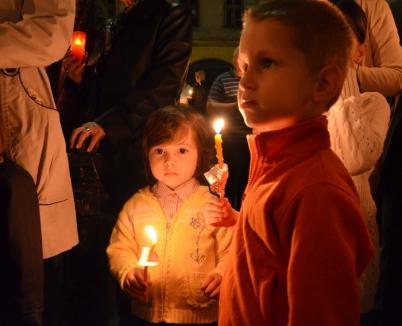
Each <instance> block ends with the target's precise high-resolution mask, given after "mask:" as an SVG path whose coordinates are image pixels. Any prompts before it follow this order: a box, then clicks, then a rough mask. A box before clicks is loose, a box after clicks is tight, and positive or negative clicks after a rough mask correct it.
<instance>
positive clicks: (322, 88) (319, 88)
mask: <svg viewBox="0 0 402 326" xmlns="http://www.w3.org/2000/svg"><path fill="white" fill-rule="evenodd" d="M344 79H345V75H344V73H343V72H342V71H341V70H340V69H339V67H337V66H335V65H328V66H325V67H324V68H323V69H321V71H320V72H319V73H318V76H317V80H316V84H315V88H314V91H313V100H314V102H315V103H316V104H318V105H320V106H324V107H325V108H326V109H328V108H329V105H331V103H332V102H334V101H336V99H337V98H338V97H339V94H340V91H341V89H342V86H343V82H344Z"/></svg>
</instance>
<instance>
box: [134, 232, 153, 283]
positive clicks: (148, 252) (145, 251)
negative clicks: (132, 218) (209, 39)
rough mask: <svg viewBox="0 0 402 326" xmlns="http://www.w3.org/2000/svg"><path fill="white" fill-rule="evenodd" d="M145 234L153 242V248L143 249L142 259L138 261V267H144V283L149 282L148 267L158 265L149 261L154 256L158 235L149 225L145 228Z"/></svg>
mask: <svg viewBox="0 0 402 326" xmlns="http://www.w3.org/2000/svg"><path fill="white" fill-rule="evenodd" d="M145 233H146V235H147V237H148V238H149V240H150V242H151V246H150V247H143V248H142V251H141V257H140V259H139V261H138V265H140V266H143V267H144V281H145V282H147V279H148V267H149V266H156V265H158V262H156V261H149V259H150V258H151V256H152V254H153V251H154V249H155V245H156V242H157V241H158V235H157V233H156V231H155V229H154V228H153V227H152V226H150V225H147V226H146V227H145Z"/></svg>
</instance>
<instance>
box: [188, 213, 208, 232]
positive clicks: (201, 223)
mask: <svg viewBox="0 0 402 326" xmlns="http://www.w3.org/2000/svg"><path fill="white" fill-rule="evenodd" d="M190 225H191V226H192V227H193V228H194V229H199V228H203V227H205V217H204V215H203V214H202V213H197V215H196V216H193V217H192V218H191V222H190Z"/></svg>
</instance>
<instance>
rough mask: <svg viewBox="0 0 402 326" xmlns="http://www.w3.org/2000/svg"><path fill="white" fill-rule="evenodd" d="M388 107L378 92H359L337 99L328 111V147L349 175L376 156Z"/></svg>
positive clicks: (365, 168) (360, 170) (364, 168)
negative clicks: (329, 146) (355, 94)
mask: <svg viewBox="0 0 402 326" xmlns="http://www.w3.org/2000/svg"><path fill="white" fill-rule="evenodd" d="M390 113H391V109H390V108H389V105H388V103H387V101H386V100H385V98H384V96H382V95H381V94H379V93H363V94H361V95H360V96H351V97H349V98H348V99H346V100H345V101H344V102H343V101H342V100H339V101H338V102H337V103H336V104H335V105H334V106H333V107H331V109H330V111H329V112H328V131H329V134H330V138H331V148H332V150H333V151H334V152H335V153H336V154H337V155H338V157H339V158H340V159H341V161H342V163H343V164H344V165H345V167H346V169H347V170H348V172H349V174H350V175H352V176H355V175H358V174H361V173H363V172H365V171H368V170H370V169H372V168H373V167H374V165H375V164H376V162H377V160H378V159H379V157H380V155H381V153H382V149H383V145H384V140H385V136H386V133H387V130H388V123H389V119H390Z"/></svg>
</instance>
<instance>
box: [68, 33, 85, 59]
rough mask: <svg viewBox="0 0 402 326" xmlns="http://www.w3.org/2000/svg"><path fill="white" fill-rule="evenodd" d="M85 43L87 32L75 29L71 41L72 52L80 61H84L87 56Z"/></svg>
mask: <svg viewBox="0 0 402 326" xmlns="http://www.w3.org/2000/svg"><path fill="white" fill-rule="evenodd" d="M85 43H86V34H85V32H80V31H74V32H73V39H72V42H71V54H72V55H73V56H74V57H76V58H77V59H78V60H80V61H83V59H84V58H85Z"/></svg>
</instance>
